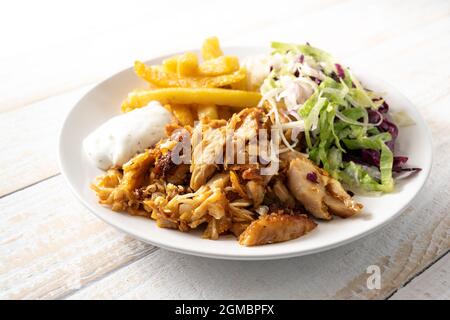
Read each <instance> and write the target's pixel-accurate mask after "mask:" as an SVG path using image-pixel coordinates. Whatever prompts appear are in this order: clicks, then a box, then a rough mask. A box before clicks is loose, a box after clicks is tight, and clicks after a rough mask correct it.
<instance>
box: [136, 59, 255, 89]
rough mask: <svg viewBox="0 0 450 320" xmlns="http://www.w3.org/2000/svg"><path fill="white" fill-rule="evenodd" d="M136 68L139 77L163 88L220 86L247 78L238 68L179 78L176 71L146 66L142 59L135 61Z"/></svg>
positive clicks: (243, 71)
mask: <svg viewBox="0 0 450 320" xmlns="http://www.w3.org/2000/svg"><path fill="white" fill-rule="evenodd" d="M134 70H135V72H136V74H137V75H138V77H140V78H142V79H144V80H145V81H147V82H149V83H151V84H154V85H156V86H157V87H161V88H171V87H182V88H218V87H224V86H228V85H232V84H233V83H236V82H239V81H242V80H245V79H246V76H247V74H246V72H245V70H238V71H235V72H233V73H231V74H227V75H221V76H211V77H202V76H192V77H181V78H178V76H177V74H176V73H168V72H164V70H163V68H162V67H160V66H146V65H145V64H144V63H142V62H140V61H136V62H135V63H134Z"/></svg>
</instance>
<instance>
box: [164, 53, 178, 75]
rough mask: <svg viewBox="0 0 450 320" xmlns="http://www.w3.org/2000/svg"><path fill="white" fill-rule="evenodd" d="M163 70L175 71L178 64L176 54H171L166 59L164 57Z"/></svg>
mask: <svg viewBox="0 0 450 320" xmlns="http://www.w3.org/2000/svg"><path fill="white" fill-rule="evenodd" d="M162 66H163V70H164V72H168V73H170V72H172V73H176V72H177V66H178V56H173V57H170V58H167V59H164V60H163V62H162Z"/></svg>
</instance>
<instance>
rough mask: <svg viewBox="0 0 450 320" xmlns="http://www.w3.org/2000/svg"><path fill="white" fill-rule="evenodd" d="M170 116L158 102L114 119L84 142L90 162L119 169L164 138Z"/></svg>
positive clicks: (104, 168) (104, 167)
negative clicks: (118, 167)
mask: <svg viewBox="0 0 450 320" xmlns="http://www.w3.org/2000/svg"><path fill="white" fill-rule="evenodd" d="M171 121H172V115H171V114H170V112H169V111H167V110H166V109H165V108H164V107H163V106H162V105H161V104H160V103H159V102H158V101H151V102H150V103H149V104H148V105H147V106H145V107H142V108H137V109H134V110H132V111H130V112H127V113H124V114H121V115H118V116H115V117H114V118H111V119H109V120H108V121H107V122H105V123H104V124H102V125H101V126H100V127H99V128H97V129H96V130H95V131H94V132H92V133H91V134H89V136H87V137H86V138H85V139H84V141H83V148H84V151H85V152H86V154H87V155H88V157H89V159H90V160H91V161H92V162H93V163H94V164H95V165H96V166H97V167H98V168H100V169H103V170H107V169H109V168H110V167H112V166H121V165H123V164H124V163H126V162H127V161H128V160H130V159H131V158H132V157H133V156H134V155H136V154H137V153H139V152H142V151H144V150H145V149H147V148H149V147H151V146H153V145H154V144H156V143H157V142H158V141H159V140H161V139H162V138H164V137H165V125H166V124H167V123H170V122H171Z"/></svg>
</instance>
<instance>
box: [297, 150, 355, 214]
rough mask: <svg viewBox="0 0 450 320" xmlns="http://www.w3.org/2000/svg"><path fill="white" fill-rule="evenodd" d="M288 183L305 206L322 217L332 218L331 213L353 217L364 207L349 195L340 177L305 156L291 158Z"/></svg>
mask: <svg viewBox="0 0 450 320" xmlns="http://www.w3.org/2000/svg"><path fill="white" fill-rule="evenodd" d="M288 187H289V190H290V191H291V193H292V194H293V195H294V197H295V198H296V199H297V200H298V201H300V202H301V203H302V204H303V205H304V207H305V208H306V210H308V211H309V212H311V214H312V215H313V216H314V217H316V218H319V219H324V220H330V219H331V214H334V215H337V216H340V217H350V216H352V215H354V214H356V213H358V212H360V211H361V209H362V207H363V206H362V204H360V203H357V202H356V201H354V200H353V199H352V198H351V197H350V195H349V194H348V193H347V192H346V191H345V190H344V189H343V188H342V186H341V184H340V183H339V181H337V180H335V179H333V178H332V177H330V176H329V175H328V173H327V172H326V171H324V170H322V169H320V168H319V167H317V166H316V165H315V164H314V163H313V162H312V161H310V160H309V159H307V158H305V157H303V156H300V157H297V158H296V159H293V160H291V162H290V165H289V169H288Z"/></svg>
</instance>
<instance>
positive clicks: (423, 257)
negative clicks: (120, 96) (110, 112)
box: [0, 0, 450, 299]
mask: <svg viewBox="0 0 450 320" xmlns="http://www.w3.org/2000/svg"><path fill="white" fill-rule="evenodd" d="M46 1H51V0H46ZM221 3H222V2H220V1H208V2H202V5H192V6H190V5H186V4H183V3H181V2H172V3H166V2H158V3H156V4H154V3H152V6H149V5H145V4H144V3H143V2H140V1H134V2H132V3H130V4H129V5H128V6H126V7H118V6H117V7H116V5H112V7H111V10H109V12H110V14H109V15H106V16H105V15H102V20H100V21H101V22H102V23H98V22H97V20H96V19H98V17H97V16H96V13H98V12H101V9H102V7H101V6H100V5H98V4H94V5H92V4H90V7H89V10H86V8H84V7H83V5H82V4H79V5H78V4H77V6H76V7H74V8H72V7H65V8H61V5H60V4H58V3H55V4H54V5H55V6H56V7H55V10H57V11H58V12H61V15H59V16H57V17H56V15H55V16H54V17H52V18H51V19H50V20H49V24H48V25H46V24H39V25H38V26H37V27H36V30H32V31H31V33H32V34H31V36H30V35H26V36H25V38H27V39H30V41H28V43H24V42H23V41H22V42H21V41H19V39H20V37H19V36H17V35H20V34H21V33H24V35H25V33H26V32H29V28H28V27H27V28H25V27H23V28H20V29H19V30H18V31H17V32H18V34H16V37H14V35H12V34H10V33H7V34H6V33H5V30H9V29H8V28H0V35H1V36H2V39H3V41H4V43H6V44H8V47H11V48H12V49H11V50H10V51H2V52H0V70H1V71H0V81H2V83H3V84H4V85H3V86H2V87H1V88H0V97H1V98H0V130H1V134H0V146H1V147H2V153H1V156H0V167H1V168H2V169H1V170H0V180H1V182H0V298H41V299H50V298H65V297H67V298H81V299H88V298H155V299H161V298H163V299H164V298H173V299H176V298H185V299H191V298H228V299H233V298H287V299H294V298H305V299H311V298H320V299H324V298H334V299H336V298H338V299H366V298H373V299H383V298H386V297H389V296H391V295H392V294H393V293H394V292H395V294H394V295H393V296H392V298H393V299H395V298H406V297H412V298H420V297H425V298H448V291H449V290H448V288H449V285H448V272H446V271H447V270H448V269H449V268H450V262H449V261H448V260H449V259H448V254H447V255H446V256H445V257H444V258H442V259H440V260H439V261H438V262H437V263H436V265H433V266H431V267H429V266H430V265H432V264H433V262H435V261H436V259H438V257H440V256H442V255H443V254H444V253H445V252H447V251H448V250H449V248H450V239H449V233H448V230H449V227H450V218H449V214H448V212H449V211H450V188H449V186H450V183H449V182H448V181H449V178H450V177H449V172H450V161H449V160H450V154H448V150H450V138H449V136H448V134H447V130H448V128H449V127H450V108H448V106H449V105H450V64H449V63H448V56H449V53H450V4H449V2H448V1H432V2H429V1H425V0H415V1H375V0H370V1H332V0H329V1H328V0H325V1H307V2H296V5H293V4H292V2H289V5H286V3H282V2H280V5H279V6H277V7H276V8H274V7H273V6H271V5H267V6H264V4H261V5H259V6H258V10H259V9H261V10H259V11H258V14H257V15H255V12H254V10H253V9H254V5H253V4H252V3H251V2H242V1H240V2H239V1H237V2H233V1H231V2H230V5H227V6H223V5H221ZM227 3H228V2H227ZM52 4H53V2H52ZM43 5H44V4H43V3H42V2H41V3H40V4H39V6H43ZM158 6H159V7H158ZM19 7H20V3H19V4H18V5H17V8H19ZM217 7H220V8H221V12H222V14H221V15H220V16H217V15H213V14H211V12H213V10H212V9H213V8H217ZM136 8H139V10H136ZM150 8H152V9H153V11H152V10H150ZM155 8H159V9H161V11H159V12H169V11H170V12H171V15H172V17H174V19H176V20H177V26H183V33H182V36H181V33H180V30H179V28H178V27H177V26H173V25H171V26H169V25H167V24H164V22H166V21H164V20H162V18H161V17H159V16H157V17H154V16H152V14H151V12H154V10H155ZM173 8H177V10H174V9H173ZM236 8H239V10H236ZM29 12H32V10H30V11H29ZM69 12H70V13H71V14H69ZM80 15H86V16H85V17H84V18H85V19H84V20H85V23H84V24H83V25H80V24H79V23H78V21H79V17H80ZM12 16H13V15H12V14H11V12H8V10H0V26H3V24H4V23H5V24H8V23H10V24H11V17H12ZM147 17H151V19H150V18H147ZM193 17H198V19H194V18H193ZM249 17H251V18H249ZM337 17H338V19H337ZM23 18H24V19H31V20H29V21H30V22H29V23H32V21H33V19H34V17H33V16H30V17H27V16H25V17H23ZM39 19H40V20H41V18H39ZM52 19H56V20H52ZM188 20H189V21H188ZM362 20H364V21H363V25H364V27H361V28H359V27H355V26H358V25H360V24H361V21H362ZM336 21H338V22H336ZM57 22H59V23H60V24H61V28H60V30H56V31H55V30H54V29H55V28H53V27H52V28H50V25H51V26H53V25H54V23H57ZM65 22H66V23H65ZM321 22H323V23H321ZM160 25H163V26H164V32H161V28H156V27H155V26H160ZM25 26H27V24H25ZM46 28H50V29H48V30H47V29H46ZM211 34H216V35H218V36H219V37H220V38H221V40H223V43H224V44H225V45H227V44H238V45H243V44H248V45H255V44H262V45H267V42H268V41H270V40H282V41H293V42H301V41H306V40H308V41H310V42H311V43H313V44H314V45H317V46H319V47H323V48H324V49H326V50H329V51H330V52H333V53H334V54H335V55H336V56H338V57H339V58H344V60H345V61H346V62H348V63H349V64H351V65H364V68H365V69H368V70H371V71H373V73H375V74H376V75H378V76H380V77H381V78H383V79H385V80H387V81H388V82H390V83H392V84H393V85H394V86H395V87H397V88H398V89H400V91H402V92H403V93H405V94H406V96H408V97H409V98H410V99H411V100H412V101H413V103H414V104H416V105H417V107H418V108H419V111H420V112H421V113H422V115H423V116H424V117H425V119H426V120H427V122H428V124H429V125H430V128H431V130H432V133H433V138H434V150H435V154H434V158H435V162H434V165H433V171H432V176H431V179H430V180H429V181H428V183H427V185H426V187H425V189H424V190H423V192H422V193H421V195H420V196H419V197H418V199H417V201H416V202H415V203H414V204H413V205H411V206H410V207H409V208H408V210H406V212H405V213H404V214H403V215H402V216H401V217H400V218H398V219H396V220H395V221H394V222H393V223H391V224H390V225H389V226H387V227H385V228H384V229H382V230H379V231H377V232H376V233H374V234H373V235H371V236H368V237H366V238H364V239H361V240H358V241H356V242H354V243H352V244H349V245H346V246H343V247H340V248H338V249H335V250H332V251H328V252H324V253H320V254H316V255H312V256H307V257H300V258H294V259H288V260H280V261H266V262H237V261H220V260H212V259H206V258H197V257H190V256H186V255H181V254H175V253H171V252H167V251H165V250H156V248H154V247H152V246H149V245H146V244H144V243H142V242H139V241H137V240H134V239H132V238H130V237H128V236H126V235H124V234H122V233H120V232H118V231H116V230H115V229H113V228H111V227H109V226H107V225H105V224H104V223H103V222H101V221H99V220H98V219H97V218H95V217H93V216H92V215H91V214H89V213H87V211H86V210H85V209H84V208H83V207H81V205H80V204H79V203H78V202H77V201H76V200H75V198H74V197H73V196H72V195H71V194H70V193H69V192H68V189H67V187H66V186H65V183H64V181H63V180H62V178H61V177H60V176H54V175H57V174H58V171H59V170H58V168H57V164H56V141H57V132H58V131H59V127H60V125H61V122H62V119H63V118H64V115H65V114H66V112H67V111H68V110H69V109H70V107H71V106H72V105H73V104H74V103H75V102H76V101H77V100H78V98H79V97H81V96H82V95H83V94H84V92H86V91H87V90H88V88H89V86H86V87H82V88H80V89H78V90H75V91H70V92H68V93H66V94H63V95H60V96H55V97H52V98H48V99H45V100H42V101H40V102H36V103H33V104H31V105H28V103H29V102H32V101H37V100H41V99H43V98H46V97H48V96H50V95H54V94H55V93H58V92H64V91H67V90H70V89H71V88H76V87H80V86H85V85H86V84H88V83H93V82H96V81H99V80H101V79H103V78H104V77H107V76H109V75H110V74H112V73H114V72H115V71H118V70H120V69H122V68H126V67H128V66H129V65H130V61H133V60H134V59H136V58H141V59H146V58H149V57H151V56H156V55H159V54H163V53H167V52H170V51H177V50H180V49H184V48H193V47H198V45H199V42H201V40H202V38H203V37H205V36H208V35H211ZM37 35H38V36H37ZM61 35H64V37H61ZM22 38H23V37H22ZM24 74H27V77H24V76H23V75H24ZM36 79H38V80H39V81H37V80H36ZM43 179H47V180H45V181H42V180H43ZM40 181H42V182H40ZM17 190H20V191H17ZM112 214H113V213H112ZM369 265H378V266H379V267H380V268H381V271H382V288H381V289H380V290H369V289H368V288H367V286H366V281H367V277H368V274H367V273H366V269H367V267H368V266H369ZM428 267H429V268H428ZM426 268H428V269H427V270H426V271H425V272H424V273H422V274H420V273H421V272H422V271H423V270H424V269H426ZM418 274H420V275H419V276H417V278H415V279H414V280H412V281H411V279H413V278H414V277H415V276H416V275H418ZM427 283H429V284H427ZM405 284H406V285H405ZM403 285H405V286H404V287H402V286H403ZM399 288H401V289H399ZM397 290H398V291H397Z"/></svg>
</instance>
